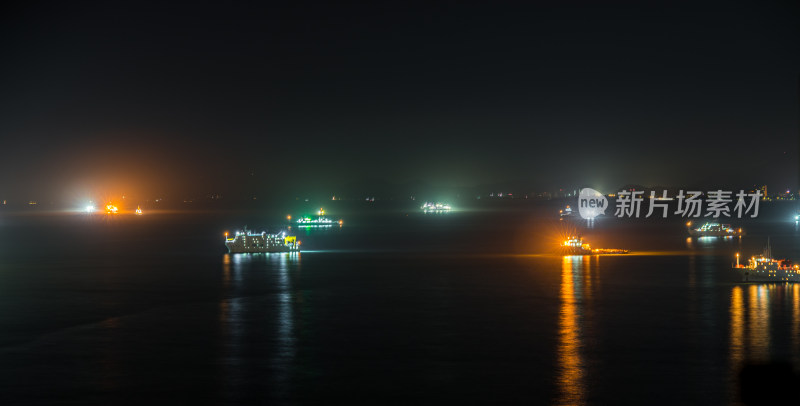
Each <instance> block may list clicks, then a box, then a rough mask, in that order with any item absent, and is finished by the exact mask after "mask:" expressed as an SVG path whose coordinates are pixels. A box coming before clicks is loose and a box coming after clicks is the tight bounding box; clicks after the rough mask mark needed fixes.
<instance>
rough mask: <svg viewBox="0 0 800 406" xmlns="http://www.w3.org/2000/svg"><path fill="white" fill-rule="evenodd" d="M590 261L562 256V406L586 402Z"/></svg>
mask: <svg viewBox="0 0 800 406" xmlns="http://www.w3.org/2000/svg"><path fill="white" fill-rule="evenodd" d="M589 260H590V257H582V256H565V257H563V259H562V266H561V289H560V292H559V299H560V302H561V306H560V309H559V318H558V349H557V356H558V376H557V378H556V383H557V386H558V398H557V401H556V403H557V404H560V405H580V404H585V403H586V393H585V392H586V390H585V386H586V382H585V381H586V370H585V361H584V359H583V342H582V336H583V328H582V325H583V323H584V318H585V313H584V307H585V305H586V303H585V302H586V301H587V300H588V299H590V298H591V277H588V276H589V273H590V271H591V266H590V263H589ZM584 276H587V277H586V278H584ZM584 290H585V291H584ZM584 293H586V296H587V297H586V298H584Z"/></svg>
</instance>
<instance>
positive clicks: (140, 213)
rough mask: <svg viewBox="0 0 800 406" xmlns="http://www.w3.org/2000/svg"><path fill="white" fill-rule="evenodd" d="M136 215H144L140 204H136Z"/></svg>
mask: <svg viewBox="0 0 800 406" xmlns="http://www.w3.org/2000/svg"><path fill="white" fill-rule="evenodd" d="M136 215H137V216H141V215H142V208H141V207H139V206H136Z"/></svg>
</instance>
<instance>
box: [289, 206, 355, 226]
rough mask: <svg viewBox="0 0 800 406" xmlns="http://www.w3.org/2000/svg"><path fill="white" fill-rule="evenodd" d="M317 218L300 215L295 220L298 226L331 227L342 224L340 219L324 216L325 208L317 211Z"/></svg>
mask: <svg viewBox="0 0 800 406" xmlns="http://www.w3.org/2000/svg"><path fill="white" fill-rule="evenodd" d="M317 215H318V216H317V218H311V217H302V218H300V219H298V220H297V226H298V227H333V226H334V225H336V224H338V225H340V226H341V225H342V224H343V223H344V221H342V220H332V219H329V218H327V217H325V210H323V209H322V208H320V209H319V211H318V212H317Z"/></svg>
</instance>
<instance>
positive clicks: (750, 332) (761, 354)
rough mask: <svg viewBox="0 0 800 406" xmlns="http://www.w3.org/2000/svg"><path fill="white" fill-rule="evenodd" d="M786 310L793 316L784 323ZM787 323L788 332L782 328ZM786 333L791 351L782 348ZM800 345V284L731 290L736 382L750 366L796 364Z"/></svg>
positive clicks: (732, 360) (732, 356) (732, 357)
mask: <svg viewBox="0 0 800 406" xmlns="http://www.w3.org/2000/svg"><path fill="white" fill-rule="evenodd" d="M787 310H788V311H791V315H790V317H788V318H784V319H783V320H784V321H783V322H781V314H782V313H783V314H785V313H784V312H785V311H787ZM776 317H777V318H776ZM773 324H774V326H773ZM784 324H789V325H788V326H787V327H789V328H788V329H787V330H783V329H781V328H780V327H781V325H784ZM776 328H777V329H776ZM787 332H788V333H789V334H791V337H790V339H789V341H788V345H789V348H781V346H780V345H779V343H780V342H781V336H783V337H785V335H784V334H786V333H787ZM776 343H778V345H776ZM799 345H800V284H775V283H770V284H752V285H736V286H733V288H731V294H730V338H729V346H730V347H729V365H730V371H731V380H732V381H733V382H736V380H737V379H738V378H739V377H738V373H739V371H740V370H741V369H742V367H744V366H745V365H748V364H764V363H773V362H780V361H791V362H792V363H794V364H797V363H798V359H797V355H798V346H799ZM787 358H790V359H787Z"/></svg>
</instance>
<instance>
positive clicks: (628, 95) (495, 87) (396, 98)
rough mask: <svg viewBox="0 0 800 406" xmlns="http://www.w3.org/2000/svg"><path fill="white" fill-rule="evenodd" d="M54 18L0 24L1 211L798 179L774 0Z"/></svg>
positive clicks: (795, 36) (790, 92)
mask: <svg viewBox="0 0 800 406" xmlns="http://www.w3.org/2000/svg"><path fill="white" fill-rule="evenodd" d="M70 3H71V2H60V3H53V4H44V3H35V2H21V3H20V4H17V5H5V6H3V7H4V9H3V10H2V12H1V13H0V19H1V21H0V48H1V49H2V55H3V57H2V64H1V65H0V66H2V68H0V69H2V76H1V77H2V79H1V80H2V85H1V86H0V88H1V89H2V91H0V106H1V107H2V109H1V110H0V137H1V139H2V148H0V195H2V196H0V198H7V199H25V200H27V199H31V198H39V199H49V198H53V199H71V198H79V197H81V196H90V195H97V194H103V195H111V194H117V193H127V194H130V195H137V196H156V195H167V196H173V197H176V198H177V197H180V196H182V195H186V194H204V193H211V192H216V193H222V194H224V195H226V196H238V195H244V194H248V193H251V191H253V190H257V191H259V193H262V194H263V193H269V191H271V190H275V191H281V193H308V194H315V193H317V194H321V195H330V194H331V193H337V192H338V191H340V190H345V189H347V187H348V185H350V187H352V185H358V184H361V183H370V182H372V183H375V182H377V183H386V184H389V185H407V184H427V185H430V186H432V187H434V188H436V187H441V188H453V187H471V186H479V185H493V184H508V183H514V184H522V185H526V187H529V189H530V190H537V189H545V188H553V187H562V186H566V187H571V186H574V185H592V186H594V187H596V188H599V189H604V188H605V189H613V188H615V187H618V186H620V185H624V184H629V183H640V184H645V185H675V186H680V185H684V184H696V183H703V184H707V185H741V186H747V185H751V184H753V183H767V184H768V185H770V188H772V189H781V188H785V187H787V186H791V187H795V184H796V182H797V165H798V124H797V121H798V100H797V98H798V84H797V81H798V74H800V46H798V45H800V23H798V21H800V12H798V6H797V5H796V3H794V2H785V3H767V2H749V3H737V2H721V3H700V2H685V3H678V2H670V3H669V4H661V5H655V3H652V4H651V2H602V3H603V4H599V3H601V2H586V3H580V2H569V1H560V2H540V3H538V4H528V5H514V6H510V5H509V6H498V5H494V4H493V5H486V4H476V3H461V4H455V3H452V4H444V3H433V2H422V3H419V4H416V5H404V4H403V3H401V2H380V3H379V4H361V3H351V2H349V3H340V4H336V3H315V2H311V3H308V2H285V3H283V4H278V3H275V4H270V3H247V4H239V5H235V4H231V3H229V2H215V3H207V2H198V1H193V2H185V3H172V4H171V5H165V4H162V3H161V2H153V3H148V2H141V1H136V2H97V3H80V5H78V4H70ZM637 3H640V4H637ZM645 3H648V4H645ZM479 187H483V186H479ZM486 187H489V186H486ZM487 191H488V190H487Z"/></svg>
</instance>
